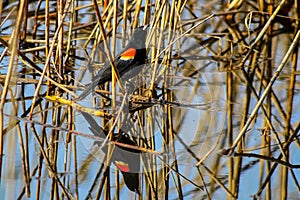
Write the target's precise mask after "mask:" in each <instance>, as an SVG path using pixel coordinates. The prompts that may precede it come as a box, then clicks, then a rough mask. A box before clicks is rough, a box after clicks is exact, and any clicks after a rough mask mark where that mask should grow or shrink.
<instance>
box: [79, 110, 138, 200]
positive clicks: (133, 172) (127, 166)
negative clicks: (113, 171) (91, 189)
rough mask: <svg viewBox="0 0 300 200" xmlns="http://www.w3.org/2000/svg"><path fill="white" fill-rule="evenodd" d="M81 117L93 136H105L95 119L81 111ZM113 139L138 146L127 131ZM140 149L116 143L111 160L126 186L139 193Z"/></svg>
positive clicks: (105, 133)
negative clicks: (87, 124)
mask: <svg viewBox="0 0 300 200" xmlns="http://www.w3.org/2000/svg"><path fill="white" fill-rule="evenodd" d="M81 113H82V115H83V117H84V118H85V119H86V121H87V122H88V123H89V125H90V127H89V129H90V130H91V131H92V133H93V134H94V135H95V136H98V137H101V138H105V137H106V136H107V134H108V133H107V131H105V130H104V129H103V128H101V127H100V126H99V125H98V124H97V122H96V121H95V119H94V118H93V117H92V116H91V115H89V114H88V113H85V112H81ZM113 141H117V142H120V143H124V144H129V145H133V146H138V145H137V143H136V141H134V140H133V139H131V138H130V136H129V135H128V134H127V133H124V132H122V133H121V134H114V137H113ZM95 144H96V145H99V146H101V143H100V142H97V141H96V142H95ZM102 150H103V152H104V153H107V146H106V145H105V146H104V147H103V148H102ZM140 153H141V152H140V151H139V150H135V149H130V148H126V147H122V146H119V145H116V148H115V149H114V151H113V153H112V155H111V159H110V160H111V161H112V162H114V164H115V165H116V167H117V168H118V169H119V170H120V171H121V173H122V175H123V177H124V182H125V184H126V186H127V187H128V188H129V189H130V190H131V191H133V192H136V193H138V194H140V192H139V191H140V190H139V171H140Z"/></svg>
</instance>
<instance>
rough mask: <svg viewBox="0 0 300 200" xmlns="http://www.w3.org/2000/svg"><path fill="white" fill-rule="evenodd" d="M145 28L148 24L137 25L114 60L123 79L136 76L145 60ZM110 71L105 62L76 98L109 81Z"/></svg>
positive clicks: (108, 64)
mask: <svg viewBox="0 0 300 200" xmlns="http://www.w3.org/2000/svg"><path fill="white" fill-rule="evenodd" d="M147 29H148V26H141V27H138V28H137V29H136V30H135V31H134V33H133V35H132V37H131V40H130V41H129V43H128V44H127V45H126V47H125V48H124V49H123V50H122V51H121V53H120V54H119V55H117V56H116V59H115V60H114V63H115V66H116V69H117V70H118V73H119V75H120V76H121V77H122V78H124V79H125V80H127V79H129V78H132V77H134V76H136V75H137V74H138V73H139V72H140V71H141V70H142V68H143V65H144V64H145V62H146V57H147V56H146V44H145V43H146V36H147V32H148V30H147ZM111 73H112V69H111V65H110V63H109V62H107V63H105V65H104V66H103V67H102V68H101V69H100V71H99V72H98V73H97V75H96V76H95V77H94V78H93V80H92V82H91V83H90V84H89V85H88V86H87V88H86V89H85V90H84V91H83V92H82V93H81V94H80V96H79V97H78V100H82V99H84V98H85V97H86V96H87V95H89V94H90V92H91V91H92V90H93V89H94V88H95V87H96V86H97V85H102V84H104V83H106V82H108V81H111V77H112V74H111Z"/></svg>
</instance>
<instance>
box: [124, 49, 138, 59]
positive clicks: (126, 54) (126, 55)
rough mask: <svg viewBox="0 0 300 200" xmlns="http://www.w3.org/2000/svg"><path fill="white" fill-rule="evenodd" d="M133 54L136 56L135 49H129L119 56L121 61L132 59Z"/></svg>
mask: <svg viewBox="0 0 300 200" xmlns="http://www.w3.org/2000/svg"><path fill="white" fill-rule="evenodd" d="M135 54H136V49H135V48H129V49H127V50H126V51H124V52H123V53H122V54H121V59H122V60H130V59H134V56H135Z"/></svg>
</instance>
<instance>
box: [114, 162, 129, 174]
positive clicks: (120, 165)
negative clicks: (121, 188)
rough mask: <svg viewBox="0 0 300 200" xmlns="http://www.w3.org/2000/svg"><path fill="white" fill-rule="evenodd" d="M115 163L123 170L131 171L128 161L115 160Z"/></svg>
mask: <svg viewBox="0 0 300 200" xmlns="http://www.w3.org/2000/svg"><path fill="white" fill-rule="evenodd" d="M115 165H116V166H117V168H118V169H119V170H121V171H122V172H129V171H130V169H129V166H128V163H124V162H121V161H115Z"/></svg>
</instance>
